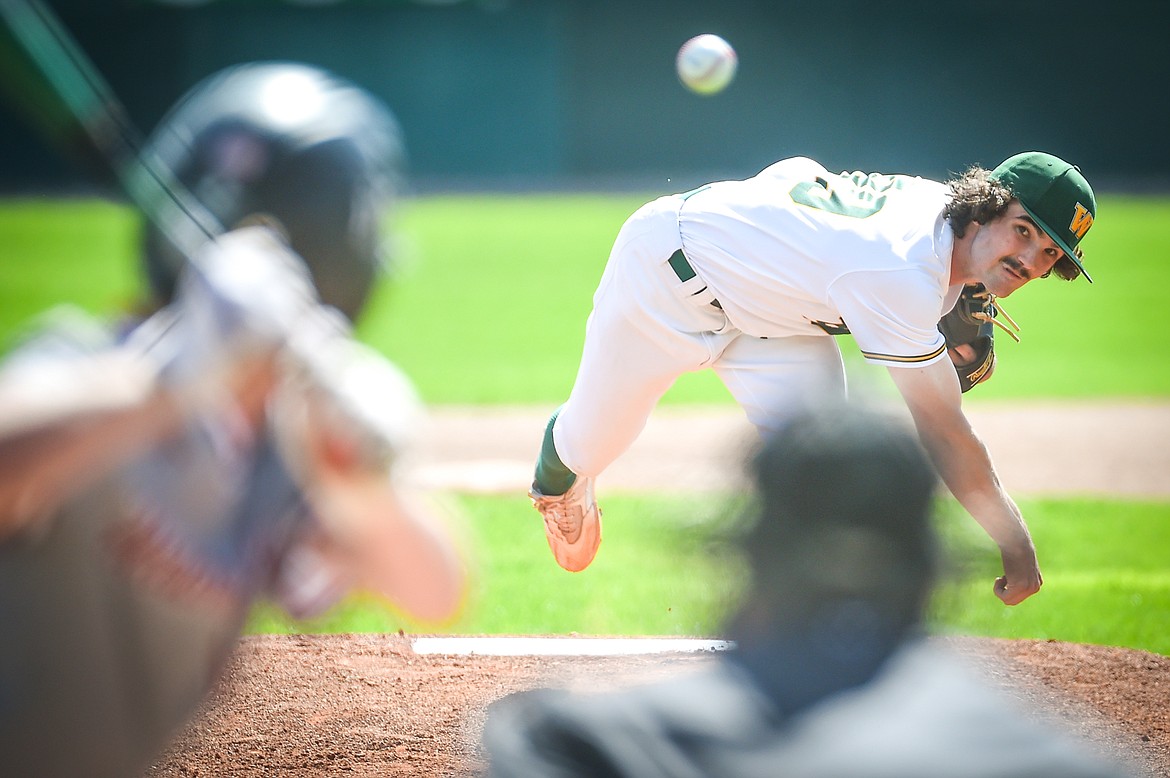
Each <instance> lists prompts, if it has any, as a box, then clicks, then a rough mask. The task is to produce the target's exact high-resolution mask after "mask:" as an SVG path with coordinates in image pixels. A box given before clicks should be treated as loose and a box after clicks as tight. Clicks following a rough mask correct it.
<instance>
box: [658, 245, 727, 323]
mask: <svg viewBox="0 0 1170 778" xmlns="http://www.w3.org/2000/svg"><path fill="white" fill-rule="evenodd" d="M667 261H668V262H669V263H670V269H671V270H673V271H674V274H675V275H676V276H678V280H679V281H682V282H683V283H686V282H687V281H690V280H691V279H692V278H694V277H695V276H696V275H698V273H696V272H695V269H694V268H693V267H691V263H690V262H687V257H686V255H685V254H683V252H682V249H679V250H678V251H676V252H674V253H673V254H671V255H670V259H669V260H667ZM705 291H707V287H705V286H704V287H703V288H702V289H700V290H699V291H697V292H695V293H694V294H702V293H703V292H705ZM711 304H712V305H714V306H715V307H716V308H718V309H719V310H723V306H722V305H720V304H719V301H718V300H712V301H711Z"/></svg>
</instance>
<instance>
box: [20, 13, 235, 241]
mask: <svg viewBox="0 0 1170 778" xmlns="http://www.w3.org/2000/svg"><path fill="white" fill-rule="evenodd" d="M0 17H2V18H3V21H4V27H3V29H2V30H0V82H2V83H3V84H4V86H5V87H6V88H7V91H8V92H9V95H10V97H11V100H12V102H13V103H15V104H16V106H17V107H18V109H20V110H22V111H23V112H24V113H25V115H26V118H27V119H28V120H29V122H30V124H32V125H33V126H34V127H35V128H36V129H39V130H40V131H41V132H43V133H44V134H45V135H47V136H48V138H49V139H50V141H51V142H52V143H53V144H54V145H56V146H57V147H58V148H59V150H60V151H62V152H63V153H64V154H65V155H66V156H69V157H71V158H74V159H76V158H78V157H79V156H80V157H82V158H83V159H84V160H86V161H89V162H94V161H96V162H97V163H98V165H99V166H100V167H102V168H104V169H105V171H106V172H107V173H110V174H113V176H114V177H115V178H116V180H117V181H118V182H119V184H120V186H121V189H122V191H123V192H124V193H125V194H126V196H127V197H129V199H130V201H131V202H132V203H133V204H134V205H135V206H136V207H137V208H138V209H139V210H140V211H141V212H142V213H143V215H145V216H146V218H148V219H150V221H152V222H153V223H154V225H155V226H156V227H158V229H159V230H160V231H162V232H163V234H165V235H166V236H167V238H169V239H170V240H171V242H172V243H173V244H174V245H175V246H176V247H178V248H179V251H180V253H181V254H182V255H183V256H184V257H185V258H186V259H190V258H191V257H192V256H194V253H195V251H196V250H197V249H198V248H199V246H201V245H202V244H204V243H205V242H206V241H207V240H208V239H210V238H214V237H216V236H218V235H220V234H222V233H223V231H224V230H223V226H222V225H221V224H219V222H218V220H217V219H216V218H215V217H214V216H213V215H212V214H211V213H210V212H209V211H208V210H207V209H206V208H205V207H204V206H203V205H202V204H201V203H200V202H199V200H198V199H197V198H195V197H194V196H193V195H192V194H191V193H190V192H189V191H188V190H187V188H186V187H185V186H184V185H183V184H182V183H181V182H180V181H179V180H178V178H177V177H176V176H175V174H174V172H173V171H171V170H170V169H169V168H168V167H167V166H166V165H165V164H163V163H162V162H161V161H160V160H158V159H157V158H155V157H153V155H150V154H148V153H147V152H146V151H145V150H144V149H145V144H144V143H143V140H142V137H143V136H142V135H141V133H140V132H139V131H138V129H137V128H136V127H135V126H134V124H133V122H132V121H131V120H130V117H129V114H128V113H127V111H126V109H125V107H124V106H123V105H122V103H121V102H120V101H119V100H118V98H117V96H116V95H115V94H114V92H113V90H112V89H111V88H110V86H109V84H108V83H107V82H106V81H105V79H104V78H103V77H102V75H101V73H100V72H99V71H98V69H97V67H96V66H95V65H94V64H93V62H92V61H91V60H90V59H89V57H88V56H86V54H85V52H84V51H83V50H82V49H81V47H80V46H79V45H78V44H77V42H76V41H75V40H74V38H73V36H72V35H71V34H70V33H69V31H68V30H66V29H65V26H64V25H63V24H62V23H61V21H60V19H58V17H57V16H56V14H55V13H54V12H53V11H52V10H51V9H50V8H49V7H48V6H47V5H46V4H44V3H43V2H41V0H0Z"/></svg>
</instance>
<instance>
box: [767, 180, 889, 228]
mask: <svg viewBox="0 0 1170 778" xmlns="http://www.w3.org/2000/svg"><path fill="white" fill-rule="evenodd" d="M902 184H903V182H902V179H901V178H900V177H899V176H884V175H882V174H880V173H871V174H868V175H867V174H865V173H853V174H851V175H845V174H844V173H842V174H841V175H839V176H833V177H832V179H831V180H830V179H827V178H821V177H817V179H816V180H815V181H801V182H800V183H799V184H797V185H796V186H794V187H792V189H791V190H790V191H789V192H788V196H789V197H791V198H792V200H793V202H795V203H799V204H800V205H807V206H808V207H809V208H816V209H817V210H821V211H828V212H829V213H835V214H838V215H840V216H848V217H850V218H853V219H864V218H866V217H867V216H873V215H874V214H875V213H877V212H878V211H880V210H881V209H882V208H883V207H884V206H885V204H886V196H885V195H884V194H882V193H883V192H886V191H888V190H890V189H901V188H902Z"/></svg>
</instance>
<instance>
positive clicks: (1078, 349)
mask: <svg viewBox="0 0 1170 778" xmlns="http://www.w3.org/2000/svg"><path fill="white" fill-rule="evenodd" d="M650 196H652V195H651V194H646V195H636V194H635V195H631V194H625V195H620V196H606V195H592V194H563V195H540V196H533V195H475V196H471V195H467V196H454V195H451V196H429V197H420V198H417V199H414V200H409V201H407V202H406V203H404V207H403V208H402V210H401V213H399V214H398V216H397V218H396V219H395V220H394V222H395V225H396V229H395V230H394V233H395V236H396V242H397V243H398V251H397V255H398V257H399V262H398V272H397V274H396V275H395V276H394V277H393V278H389V279H387V280H386V281H385V282H384V283H383V284H382V285H381V286H380V287H379V288H378V290H377V293H376V295H375V298H374V300H373V303H372V305H371V307H370V309H369V310H368V312H367V315H366V316H365V318H364V319H363V321H362V323H361V326H360V327H359V334H360V335H361V337H362V338H363V339H364V340H366V341H367V342H369V343H371V344H373V345H374V346H376V347H378V348H379V349H381V350H383V351H385V352H386V353H387V354H389V355H390V356H391V357H392V358H393V359H395V361H397V362H398V363H399V364H401V365H402V367H403V368H405V369H406V371H407V372H408V373H409V374H410V375H411V376H413V378H414V379H415V381H416V382H417V383H418V385H419V388H420V391H421V392H422V394H423V397H424V398H425V399H426V400H427V401H428V402H430V403H434V404H449V403H457V404H522V403H539V404H544V405H554V404H556V403H559V402H561V401H562V400H563V399H564V397H565V396H566V395H567V393H568V391H569V387H570V386H571V384H572V380H573V377H574V375H575V373H576V368H577V359H578V357H579V356H580V349H581V343H582V340H583V335H584V325H585V319H586V317H587V315H588V313H589V309H590V305H591V298H592V294H593V290H594V288H595V287H596V284H597V281H598V279H599V278H600V276H601V271H602V268H603V266H604V264H605V260H606V258H607V256H608V253H609V248H610V244H611V242H612V241H613V238H614V236H615V235H616V233H617V231H618V229H619V227H620V226H621V223H622V221H623V220H624V219H625V218H626V216H627V215H629V213H631V212H632V211H633V210H634V209H635V208H637V206H638V205H639V204H641V203H642V202H643V200H645V199H647V198H648V197H650ZM1100 199H1101V202H1100V211H1101V214H1100V219H1099V220H1098V222H1097V224H1096V226H1094V228H1093V232H1092V233H1091V234H1090V235H1089V237H1088V238H1086V240H1085V247H1086V251H1087V257H1086V262H1087V263H1088V266H1089V267H1090V268H1091V272H1092V273H1093V276H1094V278H1095V279H1096V283H1095V284H1092V285H1090V284H1087V283H1084V282H1083V281H1077V282H1074V283H1065V282H1063V281H1059V280H1056V279H1047V280H1043V281H1037V282H1034V283H1032V284H1030V285H1029V286H1028V288H1026V289H1024V290H1023V291H1021V292H1020V293H1019V294H1018V295H1013V296H1012V298H1011V299H1010V300H1008V301H1006V302H1005V306H1006V307H1007V309H1008V312H1009V313H1010V314H1011V315H1012V317H1013V318H1015V319H1016V320H1017V321H1018V322H1019V323H1020V325H1021V326H1022V327H1023V342H1021V343H1012V342H1010V341H1008V340H1007V339H1006V338H1000V339H999V347H998V353H999V356H1000V362H999V367H998V369H997V372H996V375H995V378H994V379H993V380H992V381H990V382H989V383H987V384H985V385H983V386H981V387H979V389H978V391H977V392H975V393H972V394H971V395H970V398H971V401H972V402H984V401H996V400H1014V399H1020V398H1038V397H1040V398H1042V397H1062V398H1094V397H1157V398H1165V397H1170V359H1167V358H1166V357H1167V355H1168V349H1167V347H1166V345H1165V340H1164V338H1163V337H1162V331H1163V329H1164V328H1163V327H1162V326H1161V324H1162V319H1164V318H1165V315H1164V312H1163V310H1162V306H1161V304H1160V300H1158V299H1155V295H1158V294H1160V292H1161V290H1163V289H1165V288H1167V287H1168V286H1170V262H1167V261H1166V259H1165V258H1166V256H1168V255H1170V233H1167V232H1166V230H1165V229H1164V225H1165V224H1167V223H1170V198H1165V197H1122V196H1116V195H1112V196H1110V195H1103V196H1102V197H1101V198H1100ZM137 231H138V221H137V219H136V218H135V217H133V216H132V215H131V214H130V213H129V212H128V211H127V210H125V209H123V208H120V207H118V206H115V205H111V204H108V203H101V202H93V201H66V202H59V201H58V202H54V201H35V200H34V201H30V200H24V201H17V202H8V203H4V204H2V205H0V335H6V334H8V333H10V332H11V330H12V328H14V327H15V326H17V324H18V323H20V322H22V321H25V320H26V319H27V318H28V317H29V316H30V315H32V314H33V313H35V312H36V311H38V310H41V309H43V308H45V307H47V306H49V305H52V304H54V303H57V302H73V303H76V304H79V305H81V306H82V307H84V308H86V309H87V310H91V311H96V312H112V311H116V310H117V309H119V308H120V307H122V306H123V305H124V304H125V303H126V302H128V301H129V300H131V299H133V298H134V296H135V294H136V292H137V290H138V282H137V281H136V280H135V275H136V270H137V265H136V260H135V259H134V246H135V241H136V236H137ZM842 346H843V348H844V350H845V352H846V354H847V356H849V357H850V365H851V369H854V370H858V371H863V372H864V374H865V377H863V379H862V380H873V381H875V382H882V381H884V380H886V379H885V372H884V371H882V370H880V369H877V370H875V369H873V368H869V367H862V366H860V365H857V364H856V362H857V360H856V359H855V358H854V355H855V353H856V350H855V348H854V347H853V346H852V342H851V341H849V340H848V339H843V340H842ZM667 402H730V400H729V398H728V395H727V392H726V391H725V390H724V389H723V388H722V386H720V385H719V383H718V381H717V380H716V379H715V378H714V376H713V375H712V374H711V373H710V372H709V371H708V372H704V373H701V374H698V375H696V376H688V377H686V380H683V381H680V384H679V386H677V387H676V389H674V390H672V392H671V393H670V395H669V396H668V398H667Z"/></svg>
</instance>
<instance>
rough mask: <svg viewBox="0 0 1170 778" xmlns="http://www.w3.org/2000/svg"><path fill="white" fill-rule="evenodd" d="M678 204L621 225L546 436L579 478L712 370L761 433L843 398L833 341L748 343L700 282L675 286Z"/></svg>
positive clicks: (664, 204) (661, 203)
mask: <svg viewBox="0 0 1170 778" xmlns="http://www.w3.org/2000/svg"><path fill="white" fill-rule="evenodd" d="M681 204H682V198H681V197H679V196H677V195H669V196H666V197H660V198H659V199H657V200H654V201H653V202H650V203H647V204H646V205H644V206H642V207H641V208H639V209H638V210H637V211H636V212H635V213H634V214H633V215H632V216H631V217H630V218H629V219H628V220H627V221H626V223H625V224H624V225H623V226H622V229H621V230H620V231H619V233H618V236H617V239H616V241H615V242H614V245H613V249H612V251H611V252H610V256H609V261H608V263H607V264H606V267H605V272H604V273H603V274H602V278H601V282H600V284H599V285H598V288H597V291H596V293H595V294H594V297H593V311H592V313H591V314H590V315H589V319H588V322H587V324H586V329H585V345H584V350H583V353H582V355H581V363H580V366H579V367H578V370H577V377H576V380H575V382H574V384H573V389H572V391H571V393H570V394H569V399H568V401H567V402H566V403H565V405H564V407H563V408H562V409H561V411H560V414H559V416H558V417H557V420H556V423H555V425H554V427H553V442H554V444H555V446H556V450H557V454H558V455H559V456H560V458H561V461H562V462H563V463H564V464H565V465H566V466H567V467H568V468H569V469H571V470H572V471H573V472H574V473H577V474H578V475H580V476H585V477H595V476H597V475H599V474H600V473H601V472H602V471H603V470H605V468H606V467H608V466H609V465H610V464H611V463H612V462H613V461H614V460H615V459H617V458H618V456H620V455H621V454H622V453H624V452H625V451H626V449H628V448H629V447H630V445H631V444H633V442H634V441H635V440H636V439H637V437H638V435H640V434H641V432H642V430H643V429H644V428H645V426H646V422H647V421H648V420H649V418H650V414H651V412H652V411H653V410H654V407H655V405H656V404H657V403H658V400H659V399H660V398H661V397H662V395H663V394H664V393H665V392H666V390H667V389H669V388H670V387H671V385H672V384H673V383H674V382H675V380H676V379H677V378H678V377H679V376H680V375H682V374H683V373H687V372H692V371H697V370H702V369H704V368H711V369H713V370H714V371H715V372H716V374H717V375H718V376H719V378H720V380H721V381H722V382H723V383H724V385H725V386H726V387H727V389H728V390H729V391H730V392H731V395H732V396H733V397H734V398H735V399H736V401H737V402H738V403H739V405H740V406H741V407H742V408H743V409H744V412H745V413H746V414H747V417H748V420H749V421H750V422H751V423H752V424H754V425H755V426H756V428H757V429H759V430H760V431H761V432H763V431H766V430H767V429H768V428H769V427H770V426H772V425H773V424H774V423H775V421H776V420H777V419H779V418H780V417H781V416H782V414H783V408H784V407H785V405H786V404H787V403H788V402H790V401H791V400H793V399H795V398H798V397H800V396H807V395H808V394H809V393H813V392H815V393H816V394H817V396H825V395H826V393H839V394H841V395H844V393H845V370H844V365H843V363H842V361H841V352H840V350H839V349H838V347H837V344H836V343H835V342H834V339H833V338H832V337H829V336H827V335H810V336H807V337H806V336H793V337H782V338H758V337H754V336H750V335H745V334H744V333H742V332H740V331H739V330H737V329H736V328H735V327H734V326H732V325H731V324H730V323H729V322H728V320H727V316H726V315H725V314H724V312H723V311H722V310H721V309H720V308H718V307H716V306H714V305H712V304H711V303H712V301H713V300H714V296H713V295H712V293H711V292H710V291H709V290H706V289H705V286H706V285H705V283H704V282H703V280H702V279H701V278H700V277H698V276H696V277H694V278H691V279H689V280H688V281H685V282H683V281H680V279H679V276H678V275H677V274H676V273H675V271H674V270H673V269H672V268H671V266H670V264H669V260H670V257H671V255H672V254H674V252H676V251H678V250H679V249H680V248H681V246H682V243H681V240H680V238H679V230H678V211H679V206H680V205H681Z"/></svg>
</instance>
